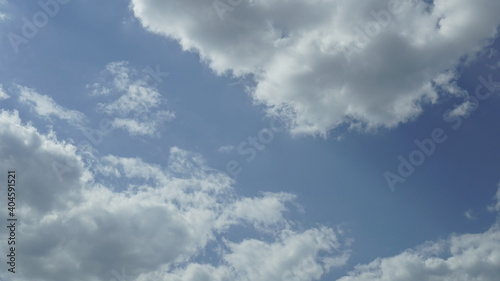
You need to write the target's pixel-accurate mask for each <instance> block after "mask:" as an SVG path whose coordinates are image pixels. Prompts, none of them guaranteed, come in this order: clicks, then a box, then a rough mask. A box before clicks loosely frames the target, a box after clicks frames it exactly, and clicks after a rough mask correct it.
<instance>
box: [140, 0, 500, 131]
mask: <svg viewBox="0 0 500 281" xmlns="http://www.w3.org/2000/svg"><path fill="white" fill-rule="evenodd" d="M428 2H432V3H428ZM214 3H215V4H216V5H214ZM221 3H222V4H221ZM229 4H232V5H233V7H231V6H230V5H229ZM221 7H222V8H221ZM224 7H225V8H224ZM228 7H229V8H228ZM131 8H132V10H133V12H134V14H135V16H136V17H137V18H138V19H139V20H140V21H141V23H142V25H143V26H144V27H145V28H146V29H148V30H150V31H152V32H155V33H158V34H161V35H164V36H166V37H169V38H172V39H175V40H177V41H178V42H179V44H180V45H181V46H182V48H183V49H184V50H189V51H196V52H198V53H199V54H200V57H201V59H202V60H203V61H204V62H205V63H207V64H208V65H209V66H210V67H211V68H212V69H213V70H214V71H215V72H216V73H217V74H220V75H222V74H226V73H229V74H231V75H234V76H236V77H251V78H252V79H253V80H254V82H255V83H252V85H253V86H251V87H249V91H250V92H251V94H252V96H253V98H254V100H255V101H256V102H257V103H260V104H263V105H265V106H266V107H267V110H268V112H269V114H271V115H285V117H288V118H290V120H291V121H292V124H291V125H292V132H294V133H307V134H326V133H327V132H328V131H329V130H331V129H332V128H336V127H338V126H341V125H345V124H347V125H354V127H356V128H362V129H370V128H377V127H380V126H384V127H394V126H397V125H398V124H400V123H402V122H407V121H409V120H412V119H414V118H416V117H417V116H418V115H419V114H420V113H421V112H422V105H424V104H426V103H436V102H437V101H439V97H440V95H447V94H456V91H457V88H456V87H454V86H453V85H454V83H455V80H456V79H457V78H458V75H457V74H456V73H455V71H454V70H455V69H456V67H457V66H458V65H459V64H460V62H461V61H464V60H463V59H464V58H465V61H470V60H472V59H474V57H475V56H476V54H477V53H478V52H480V51H481V50H482V49H483V48H484V47H486V46H487V45H488V44H490V42H491V40H492V39H494V38H495V37H496V36H497V27H498V25H499V24H500V18H499V17H498V13H499V12H500V2H498V1H496V0H483V1H479V2H471V1H466V0H453V1H451V0H435V1H426V2H424V1H418V0H376V1H369V2H367V1H362V0H354V1H352V0H350V1H347V0H314V1H299V0H293V1H278V0H271V1H262V0H255V1H228V2H227V3H226V2H224V1H222V0H221V1H215V2H214V1H202V0H197V1H189V2H187V1H181V0H173V1H168V2H164V1H161V0H132V5H131ZM221 9H222V10H221ZM221 13H222V14H223V20H221V19H220V18H219V15H220V14H221ZM447 73H453V75H452V76H448V77H447V79H446V80H443V74H447ZM445 76H446V75H445ZM448 91H451V93H450V92H448Z"/></svg>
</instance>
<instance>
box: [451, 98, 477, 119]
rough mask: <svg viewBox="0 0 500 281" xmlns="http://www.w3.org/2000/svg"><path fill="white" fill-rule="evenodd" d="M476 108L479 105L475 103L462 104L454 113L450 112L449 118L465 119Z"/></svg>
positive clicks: (466, 102)
mask: <svg viewBox="0 0 500 281" xmlns="http://www.w3.org/2000/svg"><path fill="white" fill-rule="evenodd" d="M475 106H477V105H474V103H472V102H471V101H465V102H464V103H462V104H461V105H459V106H457V107H456V108H454V109H453V110H452V111H450V113H449V114H448V116H451V117H459V116H465V117H467V116H469V115H470V113H471V112H472V111H473V110H474V109H475Z"/></svg>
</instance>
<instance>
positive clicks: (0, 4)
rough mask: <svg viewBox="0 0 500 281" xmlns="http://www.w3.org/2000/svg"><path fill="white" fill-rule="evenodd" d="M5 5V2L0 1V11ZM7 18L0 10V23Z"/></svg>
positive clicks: (3, 0)
mask: <svg viewBox="0 0 500 281" xmlns="http://www.w3.org/2000/svg"><path fill="white" fill-rule="evenodd" d="M6 4H7V0H0V9H1V8H2V6H4V5H6ZM6 18H7V15H6V14H5V13H3V12H2V10H0V21H1V20H4V19H6Z"/></svg>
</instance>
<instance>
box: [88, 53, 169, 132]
mask: <svg viewBox="0 0 500 281" xmlns="http://www.w3.org/2000/svg"><path fill="white" fill-rule="evenodd" d="M150 78H151V77H149V76H147V74H146V72H145V71H144V72H141V71H137V70H134V69H132V68H130V67H129V66H128V63H127V62H123V61H121V62H112V63H110V64H108V65H107V66H106V69H105V70H104V71H103V73H102V77H101V80H102V81H100V82H98V83H94V84H92V85H88V86H87V87H88V88H89V89H90V91H91V94H92V95H94V96H110V95H113V94H119V95H120V96H119V97H118V98H117V99H115V100H113V101H109V102H106V103H100V104H99V106H98V108H99V110H100V111H101V112H104V113H106V114H108V115H111V116H114V119H113V121H112V126H113V127H114V128H121V129H125V130H127V131H128V132H129V133H130V134H131V135H142V136H158V129H159V128H160V126H161V125H163V124H164V123H165V122H166V121H169V120H172V119H174V118H175V114H174V113H173V112H171V111H168V110H161V109H160V108H161V107H162V106H164V105H165V99H164V98H163V97H162V95H161V94H160V93H159V92H158V91H157V90H156V88H155V87H154V86H152V85H151V82H150V81H149V79H150Z"/></svg>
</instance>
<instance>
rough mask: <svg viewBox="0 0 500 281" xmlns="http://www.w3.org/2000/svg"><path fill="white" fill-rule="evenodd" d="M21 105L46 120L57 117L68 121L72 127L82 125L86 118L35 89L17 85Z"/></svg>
mask: <svg viewBox="0 0 500 281" xmlns="http://www.w3.org/2000/svg"><path fill="white" fill-rule="evenodd" d="M15 89H16V90H17V93H18V94H19V97H18V100H19V102H20V103H22V104H25V105H27V106H29V107H30V109H31V110H33V111H34V112H35V113H36V114H37V115H38V116H40V117H44V118H49V119H50V118H51V117H56V118H59V119H61V120H65V121H68V122H69V123H70V124H72V125H80V124H82V123H83V122H84V121H85V119H86V117H85V115H84V114H83V113H81V112H79V111H77V110H70V109H66V108H64V107H62V106H61V105H59V104H57V103H56V102H55V101H54V99H52V98H51V97H50V96H47V95H42V94H39V93H37V92H36V91H35V90H34V89H31V88H28V87H25V86H21V85H16V86H15Z"/></svg>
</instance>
